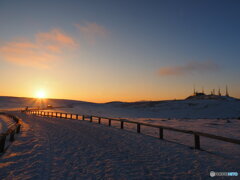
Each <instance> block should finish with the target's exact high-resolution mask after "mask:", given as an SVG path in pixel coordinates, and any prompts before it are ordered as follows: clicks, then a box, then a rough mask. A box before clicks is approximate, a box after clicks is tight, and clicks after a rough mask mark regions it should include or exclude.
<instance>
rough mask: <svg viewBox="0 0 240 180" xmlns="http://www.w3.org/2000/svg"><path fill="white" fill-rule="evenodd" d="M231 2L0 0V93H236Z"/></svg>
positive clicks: (103, 97) (80, 96)
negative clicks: (226, 88) (196, 91)
mask: <svg viewBox="0 0 240 180" xmlns="http://www.w3.org/2000/svg"><path fill="white" fill-rule="evenodd" d="M239 9H240V2H239V1H237V0H211V1H209V0H207V1H204V0H201V1H200V0H197V1H192V0H175V1H172V0H168V1H163V0H150V1H147V0H144V1H142V0H136V1H135V0H131V1H124V0H121V1H112V0H108V1H105V0H101V1H98V0H89V1H81V0H68V1H65V0H64V1H63V0H51V1H49V0H41V1H38V0H21V1H19V0H11V1H9V0H0V83H1V88H0V96H20V97H36V94H37V93H38V94H39V91H43V92H45V94H46V97H48V98H60V99H76V100H82V101H91V102H109V101H142V100H167V99H170V100H172V99H183V98H186V97H187V96H189V95H191V94H192V93H193V86H195V87H196V89H197V90H198V91H201V90H202V88H204V90H205V92H206V93H210V91H211V90H212V89H216V90H217V89H218V88H220V89H221V90H222V93H223V94H224V93H225V87H226V85H228V88H229V93H230V95H231V96H234V97H237V98H240V82H239V77H240V71H239V67H240V59H239V57H240V36H239V32H240V21H239V18H240V11H239Z"/></svg>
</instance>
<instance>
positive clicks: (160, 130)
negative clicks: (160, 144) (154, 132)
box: [159, 128, 163, 139]
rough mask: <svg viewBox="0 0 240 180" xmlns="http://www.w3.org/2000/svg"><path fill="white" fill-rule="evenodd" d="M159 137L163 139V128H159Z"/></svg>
mask: <svg viewBox="0 0 240 180" xmlns="http://www.w3.org/2000/svg"><path fill="white" fill-rule="evenodd" d="M159 138H160V139H163V128H159Z"/></svg>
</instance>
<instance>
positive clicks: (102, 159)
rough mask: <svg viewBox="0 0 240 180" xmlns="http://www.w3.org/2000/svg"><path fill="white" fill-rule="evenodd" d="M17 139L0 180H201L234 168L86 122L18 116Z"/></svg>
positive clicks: (227, 161) (0, 161)
mask: <svg viewBox="0 0 240 180" xmlns="http://www.w3.org/2000/svg"><path fill="white" fill-rule="evenodd" d="M16 114H17V115H18V116H19V117H20V118H22V120H23V122H22V125H23V128H22V132H21V134H20V136H18V137H17V140H16V141H15V142H14V143H13V144H12V145H11V146H10V148H9V149H8V151H7V152H6V153H5V154H4V155H3V156H2V157H1V158H0V168H1V169H0V179H86V178H88V179H89V178H91V179H103V178H105V179H108V178H109V179H159V178H161V179H170V178H176V179H196V178H197V179H200V178H203V179H206V178H210V176H209V173H210V171H212V170H213V171H218V172H226V171H231V172H232V171H239V167H240V162H239V161H238V160H236V159H234V158H226V157H221V156H218V155H215V154H211V153H208V152H203V151H198V150H192V149H190V148H189V147H187V146H184V145H180V144H176V143H172V142H168V141H165V140H158V139H156V138H152V137H148V136H145V135H141V134H137V133H133V132H128V131H123V130H120V129H116V128H109V127H106V126H104V125H99V124H91V123H89V122H86V121H77V120H66V119H58V118H43V117H36V116H34V115H25V114H18V113H16Z"/></svg>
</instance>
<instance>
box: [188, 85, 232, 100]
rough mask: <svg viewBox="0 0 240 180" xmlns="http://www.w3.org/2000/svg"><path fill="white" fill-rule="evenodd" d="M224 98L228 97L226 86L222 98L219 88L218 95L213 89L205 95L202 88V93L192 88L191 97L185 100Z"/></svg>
mask: <svg viewBox="0 0 240 180" xmlns="http://www.w3.org/2000/svg"><path fill="white" fill-rule="evenodd" d="M224 97H229V93H228V86H226V94H225V96H222V94H221V90H220V88H219V89H218V94H215V89H213V90H212V91H211V93H210V94H205V93H204V89H203V88H202V92H198V91H196V89H195V87H194V89H193V95H192V96H189V97H187V98H186V99H225V98H224Z"/></svg>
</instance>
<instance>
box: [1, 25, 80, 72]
mask: <svg viewBox="0 0 240 180" xmlns="http://www.w3.org/2000/svg"><path fill="white" fill-rule="evenodd" d="M76 46H77V43H76V42H75V41H74V40H73V38H72V37H71V36H69V35H67V34H66V33H64V32H62V31H61V30H59V29H53V30H51V31H50V32H45V33H38V34H36V35H35V40H34V41H28V40H17V41H12V42H6V43H5V44H3V45H1V46H0V56H1V57H3V59H4V60H6V61H9V62H12V63H15V64H19V65H22V66H30V67H37V68H49V67H50V64H51V63H53V62H55V61H57V60H58V59H60V58H61V56H62V54H63V51H64V50H66V49H72V48H74V47H76Z"/></svg>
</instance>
